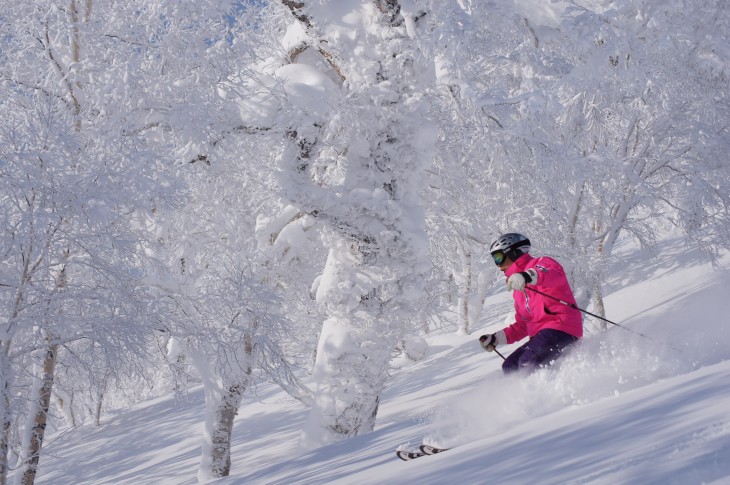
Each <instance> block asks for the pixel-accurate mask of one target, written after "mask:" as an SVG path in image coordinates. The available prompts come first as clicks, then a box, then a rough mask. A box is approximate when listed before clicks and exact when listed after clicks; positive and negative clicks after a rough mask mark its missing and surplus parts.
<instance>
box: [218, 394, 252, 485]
mask: <svg viewBox="0 0 730 485" xmlns="http://www.w3.org/2000/svg"><path fill="white" fill-rule="evenodd" d="M243 391H244V386H241V385H235V386H231V387H229V388H228V392H227V393H226V395H225V396H223V398H222V399H221V402H220V404H219V405H218V408H217V409H216V411H215V423H214V425H213V433H212V436H211V444H212V447H211V473H212V475H213V476H214V477H215V478H221V477H227V476H228V475H229V474H230V473H231V437H232V436H233V421H234V419H235V418H236V415H237V414H238V406H239V405H240V404H241V397H242V396H243Z"/></svg>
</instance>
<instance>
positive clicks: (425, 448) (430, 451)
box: [418, 445, 449, 455]
mask: <svg viewBox="0 0 730 485" xmlns="http://www.w3.org/2000/svg"><path fill="white" fill-rule="evenodd" d="M418 448H419V449H420V450H421V453H423V454H424V455H436V454H438V453H443V452H444V451H449V448H437V447H435V446H429V445H421V446H419V447H418Z"/></svg>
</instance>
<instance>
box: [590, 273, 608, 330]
mask: <svg viewBox="0 0 730 485" xmlns="http://www.w3.org/2000/svg"><path fill="white" fill-rule="evenodd" d="M593 311H594V312H595V314H596V315H599V316H601V317H605V316H606V307H605V306H604V304H603V291H602V290H601V283H600V282H596V285H595V287H594V288H593ZM607 327H608V324H607V323H606V322H604V321H603V320H600V328H601V330H602V331H605V330H606V328H607Z"/></svg>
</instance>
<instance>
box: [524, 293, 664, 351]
mask: <svg viewBox="0 0 730 485" xmlns="http://www.w3.org/2000/svg"><path fill="white" fill-rule="evenodd" d="M525 289H526V290H530V291H533V292H535V293H537V294H540V295H542V296H547V297H548V298H552V299H553V300H555V301H558V302H560V303H562V304H563V305H566V306H569V307H570V308H575V309H576V310H579V311H581V312H583V313H585V314H586V315H590V316H592V317H596V318H598V319H600V320H603V321H604V322H608V323H610V324H611V325H616V326H617V327H621V328H623V329H624V330H627V331H629V332H632V333H635V334H636V335H640V336H642V337H644V338H648V339H649V340H652V338H651V337H649V336H648V335H644V334H643V333H641V332H637V331H636V330H632V329H630V328H628V327H624V326H623V325H620V324H618V323H616V322H612V321H611V320H609V319H607V318H603V317H602V316H600V315H596V314H595V313H591V312H589V311H588V310H583V309H582V308H579V307H578V306H577V305H575V304H573V303H568V302H567V301H563V300H561V299H560V298H555V297H554V296H553V295H548V294H547V293H543V292H542V291H539V290H536V289H534V288H530V287H529V286H525Z"/></svg>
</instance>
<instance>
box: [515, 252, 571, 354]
mask: <svg viewBox="0 0 730 485" xmlns="http://www.w3.org/2000/svg"><path fill="white" fill-rule="evenodd" d="M530 268H534V269H535V271H537V285H534V284H530V283H528V284H527V285H526V287H525V291H514V292H512V296H513V297H514V299H515V323H513V324H512V325H510V326H509V327H507V328H505V329H504V333H505V336H506V337H507V343H510V344H511V343H514V342H517V341H519V340H522V339H523V338H525V337H528V336H529V337H532V336H534V335H535V334H536V333H537V332H539V331H540V330H542V329H545V328H552V329H555V330H560V331H563V332H565V333H568V334H570V335H572V336H574V337H578V338H580V337H582V336H583V316H582V315H581V313H580V311H578V310H576V309H575V308H571V307H569V306H568V305H563V304H562V303H560V302H559V301H556V300H553V299H552V298H549V297H547V296H543V295H540V294H539V293H535V292H534V291H530V288H535V289H536V290H539V291H541V292H543V293H545V294H548V295H551V296H554V297H555V298H558V299H560V300H563V301H567V302H568V303H572V304H573V305H575V297H574V296H573V291H572V290H571V289H570V284H569V283H568V278H567V277H566V276H565V271H564V270H563V267H562V266H561V265H560V263H558V262H557V261H555V260H554V259H552V258H548V257H540V258H533V257H532V256H530V255H529V254H523V255H522V256H520V257H519V258H517V261H515V262H514V263H513V264H512V266H510V267H509V268H507V271H505V273H504V274H505V276H506V277H507V278H509V277H510V276H511V275H513V274H515V273H520V272H522V271H527V270H528V269H530Z"/></svg>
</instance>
